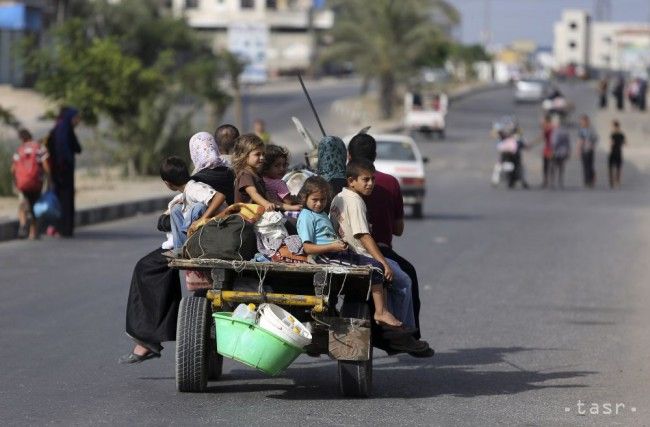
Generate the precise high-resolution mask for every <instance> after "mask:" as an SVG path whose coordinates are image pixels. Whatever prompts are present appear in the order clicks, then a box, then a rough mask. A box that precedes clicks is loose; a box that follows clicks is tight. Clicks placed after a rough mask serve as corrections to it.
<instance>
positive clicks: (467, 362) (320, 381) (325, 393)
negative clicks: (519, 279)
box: [208, 347, 596, 400]
mask: <svg viewBox="0 0 650 427" xmlns="http://www.w3.org/2000/svg"><path fill="white" fill-rule="evenodd" d="M548 350H553V349H540V348H524V347H503V348H500V347H485V348H472V349H458V350H453V351H451V352H447V353H438V354H436V355H435V356H434V358H433V359H430V360H427V361H422V360H418V359H413V358H411V357H410V356H406V355H401V356H399V357H388V356H383V357H382V356H380V357H375V359H374V366H373V371H374V373H373V382H374V393H373V397H375V398H406V399H408V398H416V399H417V398H425V397H434V396H440V395H452V396H456V397H476V396H493V395H504V394H515V393H521V392H526V391H530V390H541V389H545V388H582V387H587V385H585V384H556V383H555V384H553V385H544V384H540V383H544V382H546V381H557V380H570V379H572V378H582V377H585V376H587V375H590V374H595V373H596V372H595V371H576V370H569V371H555V372H542V371H531V370H526V369H524V368H521V367H519V366H517V365H515V364H513V363H510V362H508V361H507V360H506V359H505V358H506V356H507V355H508V354H514V353H520V352H528V351H536V352H538V351H548ZM491 364H500V365H501V366H499V368H498V370H484V369H480V370H479V369H477V368H476V367H477V366H485V365H491ZM335 369H336V362H334V361H331V360H324V359H323V358H320V359H314V360H313V361H307V362H302V363H297V364H294V365H293V367H291V368H289V369H288V370H287V371H286V372H285V374H284V375H283V377H284V379H286V380H290V381H293V384H286V383H285V384H273V383H270V382H269V380H270V379H269V378H268V377H265V376H264V375H263V374H260V373H258V372H256V371H254V370H234V371H232V372H231V373H230V374H229V375H225V376H224V377H223V379H224V380H225V383H223V384H221V385H220V384H219V382H214V383H210V386H209V387H208V392H211V393H248V392H255V391H262V390H264V391H268V392H274V391H275V392H279V394H276V393H271V394H269V395H268V396H267V397H269V398H273V399H280V400H337V399H347V398H345V397H342V396H341V395H340V394H339V392H338V390H337V384H336V375H335V374H334V373H333V372H332V371H333V370H335ZM333 374H334V375H333ZM273 381H276V380H273Z"/></svg>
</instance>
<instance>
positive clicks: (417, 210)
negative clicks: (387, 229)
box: [413, 203, 422, 219]
mask: <svg viewBox="0 0 650 427" xmlns="http://www.w3.org/2000/svg"><path fill="white" fill-rule="evenodd" d="M413 218H417V219H420V218H422V203H418V204H416V205H413Z"/></svg>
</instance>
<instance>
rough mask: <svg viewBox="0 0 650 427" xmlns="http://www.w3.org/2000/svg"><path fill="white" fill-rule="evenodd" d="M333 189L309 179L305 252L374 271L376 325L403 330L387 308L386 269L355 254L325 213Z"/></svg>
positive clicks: (301, 231) (301, 227) (303, 218)
mask: <svg viewBox="0 0 650 427" xmlns="http://www.w3.org/2000/svg"><path fill="white" fill-rule="evenodd" d="M330 192H331V189H330V185H329V184H328V183H327V181H325V179H323V178H322V177H320V176H312V177H309V178H307V180H306V181H305V184H304V185H303V187H302V189H301V190H300V193H299V194H298V198H299V199H300V201H301V203H302V205H303V209H302V210H301V211H300V215H299V216H298V235H299V236H300V239H301V240H302V242H303V251H304V252H305V253H307V254H309V255H316V257H315V258H316V261H317V262H321V263H327V264H329V263H338V264H344V265H370V266H372V267H375V268H374V269H373V271H372V277H371V281H372V287H371V290H372V300H373V303H374V305H375V315H374V318H375V322H377V324H379V325H382V326H386V327H389V328H391V327H394V328H400V327H401V325H402V322H401V321H399V320H398V319H397V318H395V316H393V314H392V313H391V312H390V311H389V310H388V308H387V307H386V296H385V294H384V287H383V282H384V266H383V265H382V264H381V263H380V262H379V261H377V260H375V259H373V258H370V257H367V256H363V255H360V254H357V253H355V252H353V251H352V250H351V249H350V248H349V247H348V245H347V243H345V242H344V241H342V240H341V239H340V238H339V236H338V235H337V234H336V231H335V230H334V226H333V225H332V222H331V221H330V218H329V217H328V216H327V214H326V213H325V212H323V211H324V209H325V207H326V206H327V204H328V201H329V196H330Z"/></svg>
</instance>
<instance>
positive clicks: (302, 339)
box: [257, 303, 311, 348]
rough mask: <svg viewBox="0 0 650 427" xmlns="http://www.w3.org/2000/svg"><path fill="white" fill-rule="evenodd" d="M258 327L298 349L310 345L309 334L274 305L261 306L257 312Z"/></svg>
mask: <svg viewBox="0 0 650 427" xmlns="http://www.w3.org/2000/svg"><path fill="white" fill-rule="evenodd" d="M257 312H258V315H259V318H258V322H257V324H258V326H259V327H260V328H262V329H264V330H266V331H268V332H269V333H271V334H273V335H275V336H277V337H278V338H281V339H283V340H285V341H287V342H288V343H291V344H294V345H296V346H298V347H300V348H303V347H305V346H306V345H308V344H310V343H311V333H310V332H309V330H308V329H307V328H306V327H305V325H303V324H302V323H300V322H299V321H298V320H296V319H295V318H294V317H293V316H292V315H291V314H290V313H289V312H288V311H286V310H284V309H282V308H280V307H278V306H277V305H275V304H267V303H265V304H261V305H260V307H259V310H258V311H257Z"/></svg>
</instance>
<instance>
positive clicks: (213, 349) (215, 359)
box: [208, 319, 223, 381]
mask: <svg viewBox="0 0 650 427" xmlns="http://www.w3.org/2000/svg"><path fill="white" fill-rule="evenodd" d="M215 333H216V331H215V329H214V319H210V335H209V336H210V340H209V342H208V347H209V351H208V379H209V380H212V381H216V380H218V379H219V378H220V377H221V372H222V371H223V356H222V355H220V354H219V353H217V346H216V343H217V340H216V338H215Z"/></svg>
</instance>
